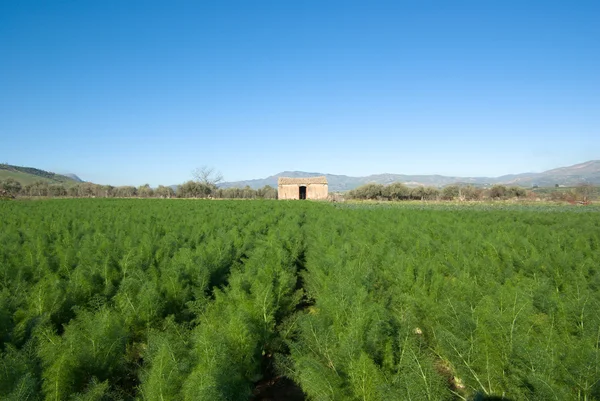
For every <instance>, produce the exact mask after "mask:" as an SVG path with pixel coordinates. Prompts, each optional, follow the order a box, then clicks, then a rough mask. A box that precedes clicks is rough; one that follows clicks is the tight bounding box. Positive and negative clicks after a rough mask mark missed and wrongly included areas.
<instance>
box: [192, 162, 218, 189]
mask: <svg viewBox="0 0 600 401" xmlns="http://www.w3.org/2000/svg"><path fill="white" fill-rule="evenodd" d="M192 176H193V177H194V179H195V180H196V182H199V183H200V184H204V185H206V186H208V187H216V186H217V185H218V184H219V183H220V182H221V181H223V174H221V172H220V171H216V170H215V169H214V167H209V166H202V167H198V168H197V169H195V170H194V171H192Z"/></svg>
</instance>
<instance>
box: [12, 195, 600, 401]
mask: <svg viewBox="0 0 600 401" xmlns="http://www.w3.org/2000/svg"><path fill="white" fill-rule="evenodd" d="M599 266H600V208H598V207H594V206H591V207H579V208H578V207H567V206H562V207H546V206H540V207H536V206H531V207H528V206H523V207H512V206H510V205H502V206H499V207H496V206H489V205H479V206H473V207H460V206H456V205H447V206H444V205H439V206H435V205H434V206H433V207H431V206H427V205H423V204H418V205H415V204H407V205H401V206H395V205H393V204H392V205H390V206H381V205H376V204H339V205H334V204H329V203H315V202H282V201H210V200H205V201H203V200H200V201H198V200H160V199H145V200H144V199H63V200H42V201H25V200H24V201H4V202H0V352H1V359H0V399H2V400H38V399H47V400H113V399H122V400H134V399H139V400H211V401H215V400H250V399H256V400H258V399H265V400H266V399H301V398H292V396H289V398H281V397H280V398H276V397H275V398H268V396H267V393H269V392H272V393H273V394H274V393H275V392H277V391H284V390H285V391H288V392H289V393H288V394H292V393H293V392H295V393H299V390H298V389H297V388H296V389H294V386H293V385H292V384H290V383H292V381H293V383H296V384H297V386H299V387H300V388H301V389H302V392H303V393H304V394H305V399H307V400H470V399H473V398H474V397H475V396H477V395H496V396H504V397H506V398H507V399H511V400H600V382H599V379H600V349H599V348H600V314H599V311H600V270H599ZM282 377H286V378H288V379H284V378H282ZM278 385H279V386H281V387H286V388H285V389H277V386H278ZM271 397H274V396H271Z"/></svg>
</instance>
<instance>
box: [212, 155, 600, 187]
mask: <svg viewBox="0 0 600 401" xmlns="http://www.w3.org/2000/svg"><path fill="white" fill-rule="evenodd" d="M315 176H325V177H327V182H328V183H329V190H330V191H333V192H336V191H348V190H351V189H354V188H356V187H359V186H361V185H364V184H368V183H375V184H384V185H387V184H391V183H394V182H401V183H403V184H405V185H407V186H411V187H414V186H419V185H425V186H434V187H443V186H446V185H451V184H464V185H466V184H470V185H475V186H490V185H495V184H503V185H517V186H521V187H532V186H536V185H537V186H540V187H551V186H555V185H563V186H574V185H577V184H580V183H589V184H594V185H600V160H591V161H588V162H585V163H580V164H575V165H573V166H568V167H560V168H556V169H552V170H548V171H544V172H541V173H522V174H509V175H503V176H500V177H455V176H444V175H406V174H375V175H369V176H365V177H351V176H347V175H335V174H323V173H309V172H304V171H282V172H281V173H278V174H275V175H272V176H269V177H267V178H262V179H254V180H246V181H235V182H223V183H221V184H220V185H219V186H220V187H221V188H234V187H238V188H243V187H246V186H249V187H250V188H253V189H258V188H262V187H264V186H265V185H270V186H272V187H277V179H278V178H279V177H295V178H304V177H315Z"/></svg>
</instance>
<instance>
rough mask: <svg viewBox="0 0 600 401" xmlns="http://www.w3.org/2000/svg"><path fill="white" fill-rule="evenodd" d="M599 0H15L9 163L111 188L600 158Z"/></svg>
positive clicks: (3, 120)
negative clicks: (204, 176) (214, 174)
mask: <svg viewBox="0 0 600 401" xmlns="http://www.w3.org/2000/svg"><path fill="white" fill-rule="evenodd" d="M599 19H600V2H598V1H589V2H585V1H562V2H554V1H549V0H546V1H535V2H534V1H524V0H519V1H509V0H503V1H494V0H486V1H482V0H477V1H461V0H456V1H439V2H436V1H428V0H412V1H389V2H380V1H364V2H353V1H326V0H319V1H310V0H307V1H279V0H278V1H262V0H256V1H227V0H225V1H188V2H182V1H164V2H154V1H149V0H145V1H137V0H128V1H122V0H118V1H112V0H103V1H49V0H45V1H37V2H36V1H27V0H24V1H8V0H4V1H0V162H8V163H10V164H16V165H25V166H33V167H38V168H43V169H47V170H50V171H56V172H63V173H66V172H73V173H76V174H79V175H80V176H81V177H82V178H83V179H85V180H90V181H93V182H97V183H102V184H112V185H125V184H133V185H141V184H144V183H150V184H151V185H158V184H176V183H181V182H183V181H185V180H187V179H190V178H191V174H190V172H191V170H192V169H194V168H195V167H198V166H201V165H210V166H214V167H215V168H217V169H219V170H221V171H222V173H223V174H224V176H225V179H226V180H239V179H250V178H262V177H266V176H268V175H271V174H275V173H278V172H280V171H283V170H303V171H315V172H323V173H333V174H347V175H367V174H373V173H405V174H418V173H421V174H446V175H469V176H474V175H478V176H480V175H489V176H496V175H502V174H508V173H518V172H525V171H543V170H546V169H550V168H554V167H559V166H564V165H570V164H575V163H578V162H583V161H587V160H591V159H600V24H599V23H598V20H599Z"/></svg>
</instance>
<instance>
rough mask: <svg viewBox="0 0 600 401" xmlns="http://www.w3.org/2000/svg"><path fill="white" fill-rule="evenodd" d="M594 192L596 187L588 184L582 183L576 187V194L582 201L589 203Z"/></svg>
mask: <svg viewBox="0 0 600 401" xmlns="http://www.w3.org/2000/svg"><path fill="white" fill-rule="evenodd" d="M593 192H594V187H593V186H592V185H590V184H587V183H581V184H579V185H577V187H575V194H576V195H577V197H578V198H580V200H581V201H583V202H587V201H588V200H589V199H590V196H591V195H592V193H593Z"/></svg>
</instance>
